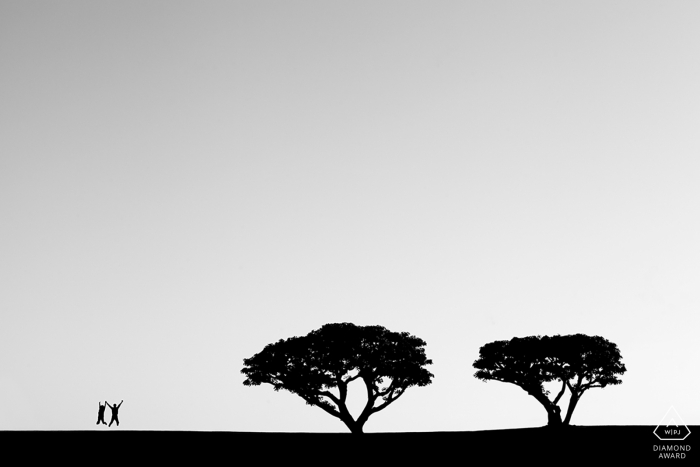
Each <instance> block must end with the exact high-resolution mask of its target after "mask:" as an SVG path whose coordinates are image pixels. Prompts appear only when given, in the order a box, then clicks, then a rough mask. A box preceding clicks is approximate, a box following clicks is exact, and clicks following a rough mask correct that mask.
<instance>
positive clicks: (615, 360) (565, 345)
mask: <svg viewBox="0 0 700 467" xmlns="http://www.w3.org/2000/svg"><path fill="white" fill-rule="evenodd" d="M553 345H554V347H555V350H554V351H553V353H554V354H555V355H556V359H555V360H554V361H553V363H555V364H556V366H555V372H556V373H557V378H558V379H559V380H560V381H563V382H564V383H565V384H566V386H567V387H568V388H569V391H570V392H571V398H570V399H569V407H568V409H567V411H566V417H565V419H564V425H568V424H569V423H570V422H571V416H572V415H573V413H574V409H575V408H576V404H578V401H579V400H580V399H581V396H582V395H583V393H584V392H585V391H587V390H589V389H591V388H604V387H606V386H614V385H617V384H622V381H620V380H619V379H618V377H617V375H622V374H624V373H625V372H626V371H627V368H625V365H624V364H623V363H622V362H621V359H622V356H621V355H620V350H619V349H618V348H617V345H615V344H613V343H612V342H610V341H608V340H606V339H604V338H602V337H600V336H587V335H585V334H575V335H572V336H555V337H554V339H553Z"/></svg>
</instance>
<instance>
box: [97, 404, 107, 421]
mask: <svg viewBox="0 0 700 467" xmlns="http://www.w3.org/2000/svg"><path fill="white" fill-rule="evenodd" d="M106 403H107V401H105V404H106ZM98 404H99V405H100V408H99V409H97V423H95V425H99V424H100V422H102V424H103V425H106V424H107V422H105V409H106V408H107V406H106V405H102V401H100V402H98Z"/></svg>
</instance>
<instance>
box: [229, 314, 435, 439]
mask: <svg viewBox="0 0 700 467" xmlns="http://www.w3.org/2000/svg"><path fill="white" fill-rule="evenodd" d="M424 346H425V342H424V341H423V340H421V339H419V338H418V337H415V336H412V335H410V334H408V333H407V332H402V333H398V332H391V331H389V330H387V329H386V328H384V327H381V326H356V325H354V324H352V323H335V324H326V325H324V326H322V327H321V328H320V329H317V330H315V331H312V332H310V333H309V334H307V335H306V336H303V337H292V338H289V339H286V340H279V341H278V342H276V343H274V344H269V345H267V346H265V348H264V349H263V350H262V351H261V352H260V353H258V354H256V355H254V356H253V357H251V358H246V359H243V363H244V365H245V367H244V368H243V370H242V371H241V372H242V373H243V374H244V375H246V377H247V378H246V380H245V381H244V382H243V384H244V385H246V386H257V385H260V384H262V383H268V384H271V385H272V387H273V388H274V390H275V391H279V390H280V389H286V390H287V391H289V392H292V393H294V394H297V395H298V396H300V397H301V398H302V399H304V400H305V401H306V403H307V404H309V405H315V406H317V407H320V408H321V409H323V410H324V411H326V412H327V413H328V414H330V415H332V416H334V417H336V418H338V419H340V420H341V421H342V422H343V423H345V425H346V426H347V427H348V428H349V429H350V431H351V432H352V433H362V427H363V425H364V424H365V423H366V422H367V419H368V418H369V416H370V415H372V414H374V413H377V412H379V411H380V410H383V409H385V408H386V407H387V406H388V405H389V404H391V403H392V402H394V401H395V400H396V399H398V398H399V397H400V396H401V395H402V394H403V393H404V392H405V391H406V389H408V388H409V387H411V386H426V385H428V384H430V383H431V379H432V377H433V374H432V373H430V372H429V371H428V370H426V369H425V368H423V367H424V366H425V365H430V364H432V361H431V360H428V359H427V358H426V356H425V351H424V348H423V347H424ZM358 378H359V379H361V380H362V381H363V382H364V384H365V388H366V390H367V403H366V404H365V407H364V409H363V410H362V412H361V413H360V415H359V416H358V417H357V419H356V420H355V419H353V417H352V415H351V414H350V412H349V411H348V409H347V406H346V405H345V402H346V399H347V394H348V392H347V391H348V384H349V383H350V382H351V381H354V380H356V379H358ZM331 389H336V390H337V392H336V393H334V392H331Z"/></svg>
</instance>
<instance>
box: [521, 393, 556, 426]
mask: <svg viewBox="0 0 700 467" xmlns="http://www.w3.org/2000/svg"><path fill="white" fill-rule="evenodd" d="M528 392H529V394H530V395H531V396H532V397H534V398H535V399H537V402H539V403H540V404H542V406H543V407H544V409H545V410H546V411H547V426H550V427H559V426H561V425H562V422H561V409H560V408H559V406H558V405H557V404H555V403H554V402H552V401H550V400H549V398H548V397H547V396H546V395H545V394H544V393H542V392H539V391H537V392H536V391H532V392H530V391H528Z"/></svg>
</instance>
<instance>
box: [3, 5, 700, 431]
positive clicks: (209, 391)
mask: <svg viewBox="0 0 700 467" xmlns="http://www.w3.org/2000/svg"><path fill="white" fill-rule="evenodd" d="M699 23H700V3H698V2H696V1H675V2H649V1H639V0H635V1H617V2H608V1H595V0H592V1H586V2H559V1H529V2H519V1H490V2H481V1H455V2H451V1H440V2H416V1H380V2H377V1H353V2H324V1H301V0H299V1H293V2H287V1H222V2H217V1H207V2H182V1H170V0H169V1H149V2H142V1H128V0H127V1H124V0H120V1H101V2H92V1H72V0H68V1H62V2H51V1H33V2H25V1H8V0H2V1H0V70H1V73H0V284H2V285H1V286H0V316H1V317H2V321H1V323H2V326H0V368H2V371H1V372H0V430H92V429H95V430H98V429H99V430H115V429H117V430H196V431H259V432H347V431H348V430H347V428H346V427H345V426H344V425H343V424H342V423H341V422H340V421H339V420H337V419H335V418H333V417H331V416H329V415H328V414H326V413H325V412H323V411H322V410H321V409H319V408H317V407H311V406H308V405H306V404H305V403H304V401H303V400H302V399H300V398H299V397H298V396H295V395H293V394H291V393H289V392H285V391H279V392H275V391H273V389H272V387H271V386H269V385H262V386H257V387H245V386H244V385H243V384H242V383H243V380H244V375H243V374H241V369H242V368H243V359H244V358H248V357H251V356H253V355H254V354H256V353H258V352H260V351H261V350H262V349H263V348H264V347H265V345H267V344H269V343H272V342H276V341H278V340H279V339H286V338H289V337H292V336H302V335H305V334H307V333H309V332H310V331H312V330H315V329H318V328H320V327H321V326H322V325H324V324H326V323H335V322H352V323H355V324H357V325H381V326H384V327H386V328H387V329H389V330H391V331H396V332H404V331H405V332H409V333H410V334H412V335H415V336H418V337H420V338H421V339H423V340H425V341H426V347H425V351H426V355H427V357H428V358H430V359H432V360H433V364H432V365H431V366H430V367H429V368H428V369H429V370H430V371H431V372H432V373H433V374H434V378H433V382H432V384H431V385H429V386H425V387H414V388H410V389H409V390H407V391H406V393H405V394H404V395H403V396H402V397H401V398H400V399H398V400H397V401H396V402H394V403H393V404H392V405H391V406H389V407H387V408H386V409H385V410H383V411H382V412H380V413H377V414H375V415H373V416H372V417H371V418H370V419H369V421H368V422H367V424H366V425H365V431H366V432H397V431H405V432H414V431H472V430H492V429H504V428H519V427H529V426H542V425H544V424H546V413H545V411H544V409H543V408H542V407H541V406H540V405H539V404H538V403H537V401H535V399H534V398H532V397H530V396H528V395H527V394H526V393H525V391H523V390H522V389H520V388H518V387H517V386H514V385H512V384H506V383H500V382H495V381H491V382H482V381H479V380H477V379H476V378H474V376H473V375H474V372H475V371H476V370H475V369H474V368H473V367H472V364H473V362H474V361H475V360H476V359H477V358H478V355H479V348H480V347H481V346H482V345H484V344H486V343H488V342H492V341H495V340H507V339H511V338H513V337H524V336H530V335H555V334H575V333H583V334H589V335H599V336H602V337H605V338H606V339H608V340H609V341H611V342H613V343H615V344H617V346H618V347H619V349H620V352H621V354H622V361H623V363H624V364H625V365H626V367H627V373H625V374H624V375H623V376H622V377H621V380H622V384H621V385H618V386H614V387H607V388H604V389H591V390H590V391H588V392H586V393H585V394H584V396H583V398H582V399H581V401H580V402H579V404H578V406H577V408H576V411H575V412H574V416H573V419H572V423H573V424H577V425H656V424H658V423H659V422H660V421H661V419H662V418H663V417H664V415H665V414H666V412H667V411H668V410H669V408H670V407H671V406H673V407H674V408H675V410H676V412H677V413H678V414H679V416H680V417H681V418H682V421H683V422H685V423H686V424H696V425H697V424H700V404H698V399H697V395H698V393H700V373H699V372H698V369H699V366H698V362H699V361H700V342H699V341H698V338H697V330H698V328H699V327H700V314H699V313H698V310H699V309H700V287H699V285H700V242H699V241H698V239H699V238H700V206H699V202H700V183H699V180H700V138H699V137H698V128H700V88H699V87H698V84H697V83H700V60H698V57H699V56H700V28H698V27H697V25H698V24H699ZM357 384H360V386H357ZM361 384H362V383H361V382H359V381H356V382H355V383H353V385H354V386H353V385H351V388H350V391H351V393H350V398H351V399H350V405H351V411H353V410H354V411H355V412H354V413H357V410H358V408H359V407H360V406H361V405H362V403H363V400H362V397H363V389H362V386H361ZM567 397H568V396H567ZM104 400H108V401H109V402H110V403H115V402H119V401H121V400H123V401H124V403H123V405H122V407H121V409H120V413H119V418H120V422H121V425H120V426H119V427H115V426H112V427H111V428H107V427H104V426H99V427H98V426H96V425H95V422H96V420H97V408H98V402H99V401H104ZM564 405H566V404H564ZM108 417H109V411H108ZM108 421H109V420H108Z"/></svg>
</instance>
